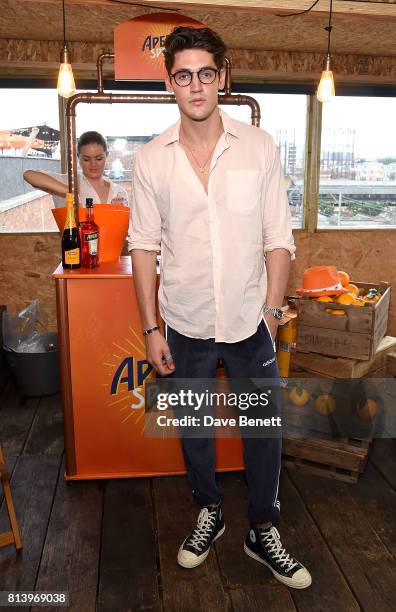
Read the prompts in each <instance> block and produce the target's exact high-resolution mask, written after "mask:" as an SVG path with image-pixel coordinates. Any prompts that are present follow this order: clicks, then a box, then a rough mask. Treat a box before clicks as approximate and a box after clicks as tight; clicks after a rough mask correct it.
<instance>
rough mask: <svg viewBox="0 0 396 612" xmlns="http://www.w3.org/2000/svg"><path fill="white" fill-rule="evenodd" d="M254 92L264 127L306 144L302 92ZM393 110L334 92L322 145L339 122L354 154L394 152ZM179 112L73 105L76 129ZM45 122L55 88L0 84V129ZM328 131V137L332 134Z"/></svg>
mask: <svg viewBox="0 0 396 612" xmlns="http://www.w3.org/2000/svg"><path fill="white" fill-rule="evenodd" d="M134 93H136V92H134ZM162 93H163V92H162ZM252 95H253V94H252ZM253 97H255V98H256V99H257V101H258V102H259V104H260V108H261V117H262V119H261V127H262V128H264V129H266V130H267V131H269V132H270V133H271V134H272V135H274V136H275V134H276V131H277V130H280V129H282V130H286V129H287V130H295V133H296V144H297V145H298V146H303V145H304V140H305V121H306V96H305V95H297V94H287V95H286V94H254V95H253ZM21 101H23V103H21ZM225 111H226V112H227V113H228V114H229V115H231V116H232V117H235V118H236V119H239V120H241V121H247V122H250V109H249V108H248V107H238V106H228V105H227V107H226V108H225ZM395 111H396V99H395V98H362V97H360V98H357V97H354V98H348V97H341V96H339V97H336V98H335V99H334V100H333V102H331V103H330V104H326V105H324V109H323V119H322V126H323V130H324V136H323V139H322V142H323V146H325V143H326V139H327V138H328V136H327V134H329V133H330V132H332V130H334V129H340V128H342V130H340V132H339V133H338V141H339V143H340V145H341V146H342V143H343V140H346V138H347V136H346V131H347V130H348V129H349V130H356V135H355V154H356V156H358V157H364V158H365V159H376V158H377V157H388V156H393V157H396V122H395V120H394V117H395ZM178 116H179V115H178V110H177V107H176V105H147V106H143V105H141V104H114V105H110V104H109V105H107V104H97V105H94V104H81V105H79V106H78V107H77V120H76V125H77V135H78V134H81V133H82V132H84V131H86V130H98V131H99V132H102V133H103V134H104V135H106V136H126V135H135V136H144V135H152V134H158V133H160V132H162V131H163V130H164V129H165V128H166V127H168V126H169V125H170V124H172V123H174V122H175V121H176V120H177V118H178ZM43 123H46V124H47V125H49V126H51V127H54V128H57V127H58V126H59V118H58V106H57V92H56V91H55V90H50V89H44V90H33V89H29V90H21V89H19V90H15V89H14V90H13V89H1V90H0V131H1V130H4V129H9V128H20V127H27V126H33V125H40V124H43ZM343 134H344V135H343ZM329 137H330V139H331V138H332V135H331V136H329Z"/></svg>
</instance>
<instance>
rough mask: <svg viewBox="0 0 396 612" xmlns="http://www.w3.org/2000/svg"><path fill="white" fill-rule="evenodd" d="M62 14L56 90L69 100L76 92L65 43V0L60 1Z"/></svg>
mask: <svg viewBox="0 0 396 612" xmlns="http://www.w3.org/2000/svg"><path fill="white" fill-rule="evenodd" d="M62 14H63V49H62V51H61V57H60V62H61V63H60V66H59V75H58V84H57V90H58V94H59V95H60V96H62V97H63V98H70V96H72V95H73V94H74V93H75V92H76V85H75V83H74V76H73V70H72V67H71V63H70V58H69V50H68V48H67V42H66V20H65V0H62Z"/></svg>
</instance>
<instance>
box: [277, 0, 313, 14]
mask: <svg viewBox="0 0 396 612" xmlns="http://www.w3.org/2000/svg"><path fill="white" fill-rule="evenodd" d="M317 4H319V0H315V2H314V3H313V4H312V6H310V7H309V8H307V9H305V11H299V12H298V13H286V14H285V13H283V14H281V15H278V14H275V17H294V15H304V14H305V13H309V11H312V9H313V8H314V7H315V6H316V5H317Z"/></svg>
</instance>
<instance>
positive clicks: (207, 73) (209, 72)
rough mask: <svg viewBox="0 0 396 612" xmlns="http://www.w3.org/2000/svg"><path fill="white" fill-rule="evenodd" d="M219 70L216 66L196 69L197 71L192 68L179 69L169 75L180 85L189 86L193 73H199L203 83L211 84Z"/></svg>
mask: <svg viewBox="0 0 396 612" xmlns="http://www.w3.org/2000/svg"><path fill="white" fill-rule="evenodd" d="M218 72H220V71H219V70H216V68H201V70H196V71H195V72H192V71H191V70H178V71H177V72H175V73H174V74H171V75H169V76H170V77H171V78H173V79H174V80H175V83H176V85H179V87H187V85H190V83H191V81H192V78H193V74H197V75H198V78H199V80H200V81H201V83H202V84H203V85H210V84H211V83H213V82H214V80H215V78H216V75H217V73H218Z"/></svg>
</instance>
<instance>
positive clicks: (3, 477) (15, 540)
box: [0, 446, 22, 550]
mask: <svg viewBox="0 0 396 612" xmlns="http://www.w3.org/2000/svg"><path fill="white" fill-rule="evenodd" d="M0 481H1V484H2V486H3V492H4V499H5V502H6V506H7V512H8V517H9V519H10V525H11V531H5V532H3V533H0V547H1V546H8V545H9V544H15V548H16V549H17V550H20V549H21V548H22V543H21V536H20V534H19V528H18V523H17V518H16V514H15V508H14V503H13V501H12V496H11V489H10V479H9V475H8V472H7V470H6V467H5V463H4V456H3V452H2V450H1V446H0Z"/></svg>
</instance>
